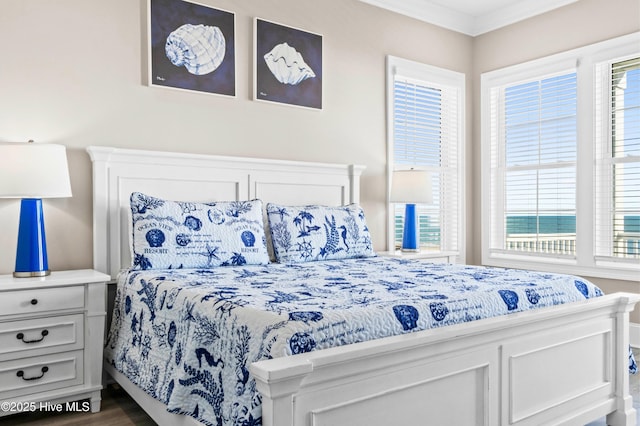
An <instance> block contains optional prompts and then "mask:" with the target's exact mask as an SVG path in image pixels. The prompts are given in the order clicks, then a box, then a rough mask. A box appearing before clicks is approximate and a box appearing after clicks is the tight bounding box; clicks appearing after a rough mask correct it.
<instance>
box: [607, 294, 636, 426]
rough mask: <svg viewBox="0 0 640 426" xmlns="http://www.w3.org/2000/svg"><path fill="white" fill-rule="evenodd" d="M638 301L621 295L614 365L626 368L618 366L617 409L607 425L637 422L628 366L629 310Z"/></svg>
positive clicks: (617, 425)
mask: <svg viewBox="0 0 640 426" xmlns="http://www.w3.org/2000/svg"><path fill="white" fill-rule="evenodd" d="M636 302H637V301H632V300H630V298H629V297H621V298H620V302H619V305H618V312H617V313H616V316H615V322H616V328H615V330H616V334H615V336H613V338H614V339H615V342H616V344H615V348H616V350H615V352H614V356H615V357H616V362H614V365H618V366H620V367H623V366H624V367H625V368H620V367H618V368H616V369H615V371H614V373H613V374H614V375H615V383H616V388H615V393H616V410H615V411H614V412H612V413H610V414H608V415H607V425H609V426H633V425H635V424H636V410H635V408H633V398H632V397H631V394H630V393H629V371H628V368H626V366H627V365H628V364H629V352H628V351H629V349H628V348H629V312H631V311H632V310H633V308H634V306H635V304H636Z"/></svg>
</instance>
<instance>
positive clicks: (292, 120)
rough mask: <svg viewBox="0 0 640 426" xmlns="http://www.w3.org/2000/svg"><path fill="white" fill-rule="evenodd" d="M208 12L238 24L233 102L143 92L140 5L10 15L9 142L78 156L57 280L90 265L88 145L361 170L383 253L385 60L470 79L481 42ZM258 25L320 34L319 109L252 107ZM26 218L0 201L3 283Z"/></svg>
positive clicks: (280, 4)
mask: <svg viewBox="0 0 640 426" xmlns="http://www.w3.org/2000/svg"><path fill="white" fill-rule="evenodd" d="M198 2H200V3H202V4H208V5H211V6H215V7H218V8H221V9H225V10H228V11H232V12H235V14H236V68H237V98H236V99H230V98H224V97H217V96H212V95H203V94H197V93H187V92H180V91H172V90H165V89H160V88H150V87H146V86H144V85H143V84H142V83H141V82H142V68H143V62H142V54H141V52H142V41H141V40H142V38H143V33H144V31H145V24H144V21H143V17H142V16H143V14H142V11H143V10H144V9H143V7H144V5H145V4H146V2H145V1H144V0H56V1H51V0H2V2H1V3H0V39H2V40H3V43H2V60H0V141H26V140H28V139H35V140H36V141H38V142H56V143H61V144H64V145H66V146H67V147H68V154H69V160H70V165H69V167H70V173H71V179H72V190H73V197H72V198H69V199H55V200H45V202H44V203H45V216H46V226H47V239H48V249H49V265H50V268H51V269H54V270H60V269H68V268H86V267H91V266H92V248H91V247H92V236H91V235H92V234H91V233H92V228H91V226H92V225H91V192H90V191H91V164H90V161H89V158H88V156H87V154H86V153H85V150H84V149H85V147H87V146H89V145H108V146H117V147H127V148H142V149H154V150H169V151H171V150H173V151H184V152H197V153H207V154H221V155H240V156H252V157H268V158H281V159H293V160H308V161H321V162H355V163H359V164H364V165H366V166H367V169H366V171H365V173H364V176H363V179H362V201H363V206H364V208H365V210H366V211H367V218H368V223H369V227H370V229H371V232H372V237H373V240H374V246H375V248H376V249H377V250H383V249H384V248H385V247H384V245H385V241H386V238H385V232H386V212H385V196H386V177H385V176H386V158H387V157H386V156H387V152H386V140H385V138H386V130H385V129H386V128H385V56H386V55H387V54H391V55H395V56H399V57H403V58H407V59H412V60H415V61H420V62H424V63H427V64H432V65H436V66H440V67H445V68H449V69H452V70H455V71H459V72H462V73H465V74H467V75H468V76H470V75H471V58H472V54H471V46H472V39H471V38H470V37H468V36H464V35H462V34H459V33H455V32H452V31H448V30H444V29H442V28H439V27H436V26H433V25H428V24H425V23H423V22H420V21H417V20H414V19H411V18H408V17H404V16H401V15H398V14H395V13H391V12H388V11H385V10H382V9H379V8H376V7H373V6H370V5H367V4H365V3H361V2H359V1H356V0H323V1H312V0H243V1H232V0H198ZM254 17H260V18H263V19H267V20H271V21H275V22H278V23H282V24H285V25H289V26H293V27H297V28H301V29H304V30H307V31H311V32H315V33H319V34H322V35H323V41H324V110H323V111H311V110H306V109H298V108H293V107H287V106H281V105H276V104H267V103H262V102H254V101H252V100H251V96H252V89H251V87H252V86H251V85H252V71H251V67H252V60H251V55H252V46H253V41H252V40H253V39H252V37H253V35H252V34H253V18H254ZM469 90H470V89H469ZM469 93H470V92H469ZM470 129H471V128H470V124H469V131H468V132H467V133H468V134H470V133H471V132H470ZM469 140H470V138H469ZM18 211H19V204H18V202H17V201H6V200H0V224H2V225H1V229H0V273H10V272H12V271H13V268H14V261H15V247H16V234H17V224H18Z"/></svg>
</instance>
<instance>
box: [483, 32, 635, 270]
mask: <svg viewBox="0 0 640 426" xmlns="http://www.w3.org/2000/svg"><path fill="white" fill-rule="evenodd" d="M639 45H640V32H637V33H633V34H629V35H626V36H622V37H618V38H615V39H611V40H607V41H604V42H600V43H596V44H593V45H589V46H585V47H582V48H579V49H574V50H571V51H567V52H562V53H559V54H555V55H552V56H549V57H545V58H541V59H537V60H534V61H529V62H525V63H522V64H517V65H513V66H510V67H506V68H502V69H499V70H495V71H490V72H486V73H483V74H481V77H480V82H481V88H480V93H481V99H480V103H481V119H480V122H481V132H480V133H481V160H480V161H481V212H482V218H481V225H482V226H481V261H482V264H483V265H488V266H498V267H508V268H527V269H533V270H543V271H550V272H562V273H573V274H577V275H585V276H590V277H599V278H613V279H624V280H637V278H638V273H639V272H640V265H639V264H634V263H631V262H628V261H627V262H623V261H616V260H612V259H607V260H606V261H604V260H602V259H599V258H598V256H596V245H595V244H596V236H595V231H594V229H595V221H596V210H597V209H598V208H599V206H597V205H596V202H595V195H594V193H595V191H594V188H595V187H596V185H597V184H598V182H596V178H595V177H594V174H595V173H594V170H595V169H594V164H595V151H596V143H597V142H596V134H595V130H594V126H595V122H596V120H597V119H598V118H599V117H596V116H595V115H596V112H597V111H601V110H603V109H604V110H605V111H604V112H603V113H607V112H608V108H599V109H597V108H596V105H595V90H596V87H597V84H598V85H601V84H603V83H602V82H601V81H598V82H597V81H596V66H597V65H598V64H601V63H603V62H607V61H615V60H617V59H619V58H624V57H628V56H630V55H638V54H640V49H639V47H638V46H639ZM570 68H575V70H576V72H577V81H578V86H577V90H578V93H577V98H578V101H577V102H578V105H577V120H578V121H577V137H578V141H579V143H578V146H577V159H576V163H577V164H576V253H575V257H571V258H562V257H549V256H541V255H536V254H525V253H504V252H502V253H501V252H498V251H497V250H494V248H493V247H492V239H495V238H496V237H495V235H496V232H502V231H501V230H494V229H492V227H493V223H492V222H493V217H492V215H493V213H494V209H493V206H492V194H493V192H492V191H493V190H494V188H492V186H491V173H492V170H491V149H492V141H491V137H492V134H491V114H492V103H491V91H492V90H494V89H495V88H497V87H502V86H504V85H506V84H509V83H517V82H520V81H524V80H527V79H532V78H541V77H543V76H545V75H549V74H552V73H554V72H555V71H558V70H562V69H570ZM605 77H606V76H605ZM605 77H603V78H605ZM607 99H609V100H610V97H608V98H607ZM498 195H499V194H498ZM496 202H497V203H499V202H500V199H499V197H498V199H497V200H495V199H494V200H493V203H496ZM502 234H503V232H502Z"/></svg>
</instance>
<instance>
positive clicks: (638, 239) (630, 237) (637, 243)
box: [613, 232, 640, 259]
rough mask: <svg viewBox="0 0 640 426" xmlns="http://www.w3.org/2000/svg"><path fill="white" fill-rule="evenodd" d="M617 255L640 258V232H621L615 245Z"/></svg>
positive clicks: (616, 238) (614, 250)
mask: <svg viewBox="0 0 640 426" xmlns="http://www.w3.org/2000/svg"><path fill="white" fill-rule="evenodd" d="M613 252H614V253H615V255H616V256H620V257H626V258H632V259H633V258H635V259H640V232H619V233H618V234H617V235H616V237H615V239H614V245H613Z"/></svg>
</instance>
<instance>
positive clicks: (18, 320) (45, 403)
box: [0, 269, 110, 416]
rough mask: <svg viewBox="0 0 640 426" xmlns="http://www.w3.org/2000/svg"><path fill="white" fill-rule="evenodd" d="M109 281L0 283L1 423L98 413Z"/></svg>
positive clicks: (66, 274) (87, 275) (74, 277)
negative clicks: (22, 416) (21, 415)
mask: <svg viewBox="0 0 640 426" xmlns="http://www.w3.org/2000/svg"><path fill="white" fill-rule="evenodd" d="M109 280H110V277H109V276H108V275H105V274H102V273H100V272H97V271H94V270H90V269H86V270H77V271H60V272H52V273H51V275H49V276H46V277H37V278H14V277H13V276H11V275H0V416H4V415H8V414H14V413H17V412H24V411H58V410H59V409H61V408H62V409H66V410H67V411H89V410H90V411H92V412H97V411H100V390H101V389H102V347H103V344H104V342H103V340H104V320H105V300H106V297H105V291H106V288H105V283H106V282H108V281H109ZM86 398H89V399H90V404H88V403H87V404H77V403H75V402H74V401H78V400H81V399H86Z"/></svg>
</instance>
